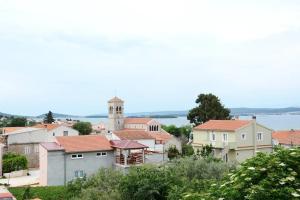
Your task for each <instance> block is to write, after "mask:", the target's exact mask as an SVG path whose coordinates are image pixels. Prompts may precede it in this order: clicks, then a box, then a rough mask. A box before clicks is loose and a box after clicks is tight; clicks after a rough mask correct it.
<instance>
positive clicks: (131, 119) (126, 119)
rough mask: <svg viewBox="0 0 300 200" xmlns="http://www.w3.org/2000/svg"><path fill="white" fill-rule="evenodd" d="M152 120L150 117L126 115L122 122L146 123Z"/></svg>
mask: <svg viewBox="0 0 300 200" xmlns="http://www.w3.org/2000/svg"><path fill="white" fill-rule="evenodd" d="M150 121H152V119H151V118H130V117H127V118H125V120H124V124H147V123H149V122H150Z"/></svg>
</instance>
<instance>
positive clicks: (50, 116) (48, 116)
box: [44, 111, 55, 124]
mask: <svg viewBox="0 0 300 200" xmlns="http://www.w3.org/2000/svg"><path fill="white" fill-rule="evenodd" d="M54 121H55V120H54V118H53V114H52V112H51V111H49V112H48V113H47V114H46V116H45V118H44V123H47V124H52V123H53V122H54Z"/></svg>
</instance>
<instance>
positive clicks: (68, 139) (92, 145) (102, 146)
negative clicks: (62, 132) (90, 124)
mask: <svg viewBox="0 0 300 200" xmlns="http://www.w3.org/2000/svg"><path fill="white" fill-rule="evenodd" d="M56 140H57V143H58V144H59V145H61V146H62V147H63V148H64V149H65V151H66V152H68V153H70V152H93V151H103V150H112V147H111V145H110V143H109V141H108V140H107V139H106V137H104V136H100V135H81V136H62V137H56Z"/></svg>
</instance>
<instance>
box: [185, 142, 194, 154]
mask: <svg viewBox="0 0 300 200" xmlns="http://www.w3.org/2000/svg"><path fill="white" fill-rule="evenodd" d="M194 153H195V152H194V148H193V146H192V145H190V144H183V145H182V155H183V156H192V155H194Z"/></svg>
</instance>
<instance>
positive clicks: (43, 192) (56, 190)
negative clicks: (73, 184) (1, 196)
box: [9, 186, 69, 200]
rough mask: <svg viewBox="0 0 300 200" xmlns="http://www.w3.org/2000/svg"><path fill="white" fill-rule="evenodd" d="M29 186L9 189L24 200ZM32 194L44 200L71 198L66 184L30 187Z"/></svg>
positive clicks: (33, 196)
mask: <svg viewBox="0 0 300 200" xmlns="http://www.w3.org/2000/svg"><path fill="white" fill-rule="evenodd" d="M26 189H27V187H16V188H9V191H10V192H11V193H12V194H13V195H14V196H15V197H16V198H17V199H18V200H19V199H20V200H22V199H23V197H24V193H25V190H26ZM29 193H30V196H32V198H39V199H43V200H65V199H69V197H68V193H67V189H66V187H64V186H48V187H30V190H29Z"/></svg>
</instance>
